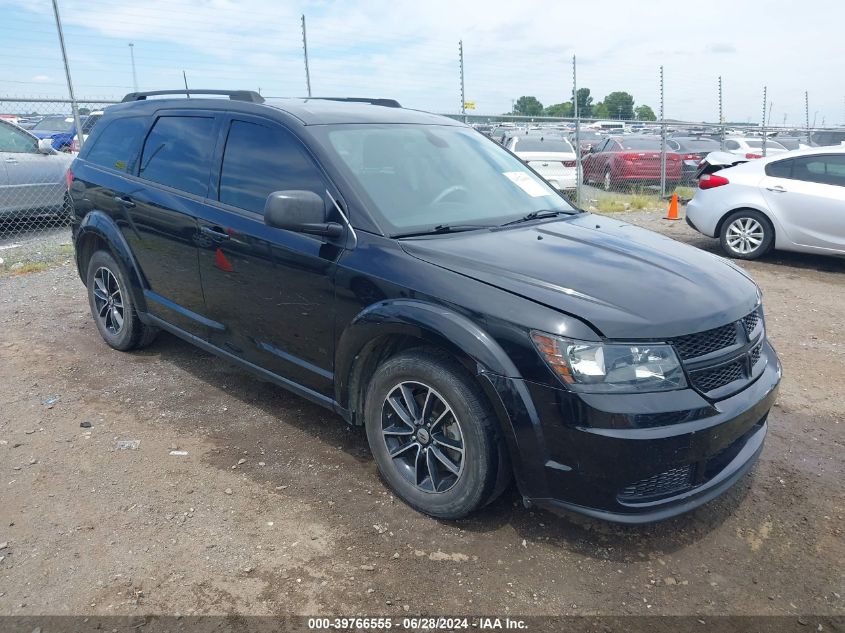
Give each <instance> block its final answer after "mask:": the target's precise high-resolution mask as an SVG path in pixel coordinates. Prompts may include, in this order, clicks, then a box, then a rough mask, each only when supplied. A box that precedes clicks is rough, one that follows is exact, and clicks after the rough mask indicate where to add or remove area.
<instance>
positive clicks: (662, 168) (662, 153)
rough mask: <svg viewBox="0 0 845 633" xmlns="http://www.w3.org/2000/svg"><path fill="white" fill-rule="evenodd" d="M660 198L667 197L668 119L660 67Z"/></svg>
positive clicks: (661, 68)
mask: <svg viewBox="0 0 845 633" xmlns="http://www.w3.org/2000/svg"><path fill="white" fill-rule="evenodd" d="M660 196H661V197H665V196H666V118H665V111H664V101H663V66H661V67H660Z"/></svg>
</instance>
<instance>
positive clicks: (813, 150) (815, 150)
mask: <svg viewBox="0 0 845 633" xmlns="http://www.w3.org/2000/svg"><path fill="white" fill-rule="evenodd" d="M816 154H845V145H829V146H826V147H810V148H808V149H793V150H790V151H788V152H781V153H780V154H775V155H773V156H766V157H765V158H762V159H759V162H761V163H764V164H767V163H770V162H773V161H776V160H785V159H788V158H795V157H797V156H814V155H816Z"/></svg>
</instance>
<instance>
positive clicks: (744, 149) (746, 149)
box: [725, 136, 789, 158]
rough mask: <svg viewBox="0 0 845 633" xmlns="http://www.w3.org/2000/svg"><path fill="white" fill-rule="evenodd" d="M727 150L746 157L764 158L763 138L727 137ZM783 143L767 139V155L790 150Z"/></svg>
mask: <svg viewBox="0 0 845 633" xmlns="http://www.w3.org/2000/svg"><path fill="white" fill-rule="evenodd" d="M725 150H726V151H728V152H730V153H731V154H737V155H739V156H745V158H763V139H762V138H760V137H750V138H746V137H741V136H737V137H733V138H727V139H725ZM788 151H789V150H788V149H786V148H785V147H784V146H783V145H781V144H780V143H778V142H777V141H775V140H772V139H766V157H769V156H771V155H772V154H783V153H784V152H788Z"/></svg>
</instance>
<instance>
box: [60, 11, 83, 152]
mask: <svg viewBox="0 0 845 633" xmlns="http://www.w3.org/2000/svg"><path fill="white" fill-rule="evenodd" d="M53 13H54V14H55V16H56V30H57V31H58V33H59V47H60V48H61V49H62V61H63V62H64V64H65V76H66V77H67V90H68V93H69V96H70V109H71V111H72V112H73V124H74V125H75V126H76V136H77V138H78V140H79V148H80V149H82V144H83V143H84V141H85V138H84V137H85V135H84V134H83V133H82V122H81V121H80V119H79V106H78V105H77V103H76V96H75V95H74V94H73V81H72V80H71V78H70V66H69V65H68V61H67V50H66V49H65V34H64V31H63V30H62V19H61V17H59V5H58V3H57V0H53Z"/></svg>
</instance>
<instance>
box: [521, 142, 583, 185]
mask: <svg viewBox="0 0 845 633" xmlns="http://www.w3.org/2000/svg"><path fill="white" fill-rule="evenodd" d="M505 147H507V148H508V149H509V150H510V151H512V152H513V153H514V154H516V155H517V156H519V157H520V158H521V159H522V160H524V161H525V162H526V163H528V165H529V166H530V167H531V168H532V169H533V170H534V171H536V172H537V173H538V174H540V175H541V176H542V177H543V178H545V179H546V180H547V181H549V184H551V185H552V187H554V188H555V189H558V190H560V191H574V190H575V187H576V185H577V179H578V175H577V174H578V172H577V171H576V169H575V160H576V157H575V148H574V147H572V144H571V143H570V142H569V141H568V140H566V139H565V138H561V137H558V136H544V135H543V134H537V133H533V134H520V135H514V136H511V137H509V138H508V139H507V140H506V141H505Z"/></svg>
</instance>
